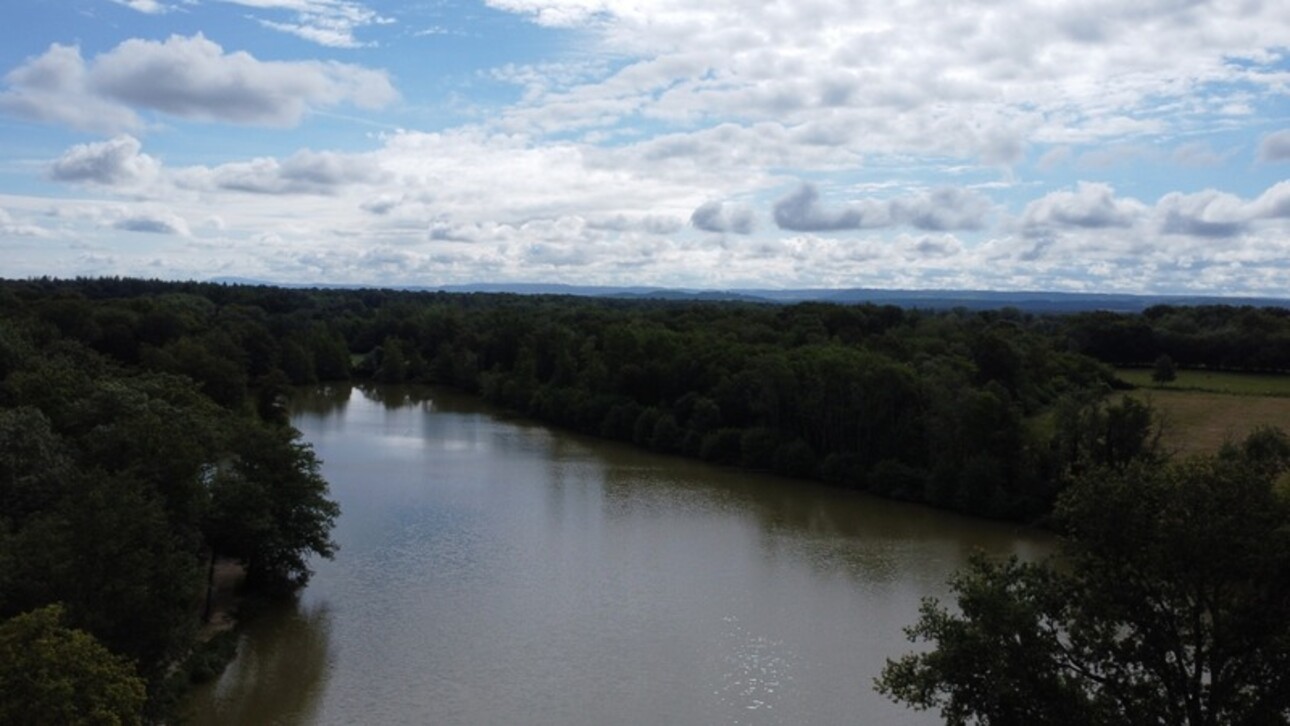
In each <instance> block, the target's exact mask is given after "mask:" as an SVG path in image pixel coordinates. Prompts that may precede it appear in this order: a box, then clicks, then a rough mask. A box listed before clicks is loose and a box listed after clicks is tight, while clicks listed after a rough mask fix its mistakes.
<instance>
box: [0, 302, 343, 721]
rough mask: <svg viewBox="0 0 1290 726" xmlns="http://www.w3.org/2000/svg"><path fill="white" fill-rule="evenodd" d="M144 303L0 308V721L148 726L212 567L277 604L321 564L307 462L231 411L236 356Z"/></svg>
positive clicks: (269, 427) (236, 351)
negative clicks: (223, 561) (270, 594)
mask: <svg viewBox="0 0 1290 726" xmlns="http://www.w3.org/2000/svg"><path fill="white" fill-rule="evenodd" d="M143 300H144V298H130V299H124V300H121V301H118V302H112V303H109V302H106V301H103V302H94V303H89V302H88V301H87V300H86V299H85V298H84V297H82V296H80V295H79V294H77V293H73V292H72V291H71V289H68V288H59V289H53V290H50V289H44V290H39V289H36V288H30V287H27V286H24V285H16V286H15V285H8V284H6V285H5V290H4V292H3V293H2V294H0V651H2V652H3V653H4V654H5V656H4V658H3V659H0V660H3V662H0V722H5V723H139V722H141V721H142V720H144V719H145V717H146V718H149V719H155V718H158V717H160V716H161V715H163V714H164V713H165V712H166V710H167V708H168V707H169V706H170V705H171V699H172V698H173V694H174V692H175V689H176V686H178V685H179V684H178V683H177V679H178V678H181V677H182V676H183V675H184V668H183V665H182V664H183V662H184V661H185V659H186V658H188V657H189V656H191V655H192V654H193V652H194V650H193V649H194V645H195V638H196V635H197V632H198V628H199V626H200V625H201V617H202V611H203V601H204V596H205V592H206V587H207V578H208V574H209V573H210V571H211V565H212V564H213V562H214V561H215V558H217V557H227V558H233V559H237V560H240V561H241V562H242V563H243V564H244V565H245V567H246V570H247V580H248V583H249V585H250V586H251V587H253V588H257V589H259V590H260V591H265V590H272V591H281V590H289V589H291V588H293V587H295V586H297V585H300V584H302V583H303V582H304V581H305V579H306V578H307V576H308V569H307V566H306V565H307V558H308V557H309V556H311V555H312V554H314V553H318V554H323V555H327V554H330V553H331V551H332V549H333V547H334V545H333V544H332V542H331V540H330V538H329V532H330V529H331V525H332V522H333V520H334V518H335V516H336V514H337V508H336V505H335V504H334V503H332V502H331V501H329V500H328V499H327V496H326V495H327V486H326V482H325V481H323V479H322V478H321V476H320V475H319V473H318V463H317V461H316V460H315V458H314V456H313V454H312V451H311V450H310V449H309V448H308V447H307V446H306V445H304V444H302V443H301V442H300V441H299V438H298V436H299V435H298V433H297V432H296V431H295V430H294V429H292V428H290V427H289V426H287V425H286V422H285V417H284V416H283V415H282V412H281V410H280V409H279V408H277V407H275V406H273V405H267V406H261V407H260V408H261V409H263V410H264V412H265V413H267V414H268V418H267V419H266V418H265V417H262V416H260V415H257V412H256V410H255V409H256V406H255V405H254V402H253V399H252V398H251V397H248V396H247V395H246V391H247V389H246V386H245V381H244V378H245V376H246V375H247V371H248V370H250V368H249V366H250V361H251V358H252V356H253V355H254V352H253V350H254V349H253V348H252V347H251V346H250V345H249V343H250V342H251V341H250V340H249V339H248V340H236V339H231V338H229V334H228V332H227V330H226V329H223V328H220V327H216V326H213V325H211V321H210V320H209V319H208V318H207V317H206V312H205V308H203V309H197V310H194V309H189V308H188V307H187V306H188V305H190V304H192V305H205V306H207V307H209V308H213V307H214V304H213V303H210V302H209V301H205V300H203V301H202V302H201V303H200V304H199V303H198V298H185V299H183V300H173V299H172V300H167V301H160V302H158V303H157V305H156V307H155V312H156V314H155V315H151V314H150V313H149V312H148V311H138V310H132V308H131V305H132V304H133V303H134V302H140V301H143ZM82 305H87V306H88V307H84V308H82V307H81V306H82ZM82 311H84V312H85V315H84V316H83V317H82V315H81V313H82ZM150 325H152V326H155V327H151V328H150V327H149V326H150ZM194 381H200V383H195V382H194ZM176 674H178V675H176ZM145 696H146V701H145V700H144V699H145Z"/></svg>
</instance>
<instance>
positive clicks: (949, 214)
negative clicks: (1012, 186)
mask: <svg viewBox="0 0 1290 726" xmlns="http://www.w3.org/2000/svg"><path fill="white" fill-rule="evenodd" d="M890 205H891V217H892V218H893V219H895V220H899V221H901V222H904V223H906V224H910V225H912V226H914V227H917V228H918V229H923V230H928V231H932V232H940V231H945V230H951V229H981V228H982V227H984V226H985V219H986V216H987V215H988V214H989V213H990V211H991V210H992V209H993V207H994V205H993V204H992V203H991V202H990V200H989V198H988V197H986V196H985V195H984V194H981V193H980V192H976V191H972V190H969V189H958V188H954V187H943V188H940V189H933V190H932V191H930V192H927V193H924V194H919V195H917V196H914V197H909V198H904V199H893V200H891V202H890Z"/></svg>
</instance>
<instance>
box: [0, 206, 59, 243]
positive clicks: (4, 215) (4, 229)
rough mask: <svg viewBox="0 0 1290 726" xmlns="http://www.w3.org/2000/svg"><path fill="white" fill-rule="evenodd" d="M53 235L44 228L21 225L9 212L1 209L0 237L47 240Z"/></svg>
mask: <svg viewBox="0 0 1290 726" xmlns="http://www.w3.org/2000/svg"><path fill="white" fill-rule="evenodd" d="M51 236H52V234H51V233H50V231H49V230H47V229H45V228H44V227H39V226H37V225H34V224H20V223H18V222H15V221H14V218H13V217H11V216H10V215H9V213H8V212H7V211H5V210H4V209H3V208H0V237H36V238H46V237H51Z"/></svg>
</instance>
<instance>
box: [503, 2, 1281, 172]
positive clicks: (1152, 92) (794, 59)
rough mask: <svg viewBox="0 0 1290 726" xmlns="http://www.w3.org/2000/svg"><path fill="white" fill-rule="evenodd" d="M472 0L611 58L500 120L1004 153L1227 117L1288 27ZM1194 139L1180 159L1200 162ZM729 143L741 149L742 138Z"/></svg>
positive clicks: (1166, 15) (1217, 15)
mask: <svg viewBox="0 0 1290 726" xmlns="http://www.w3.org/2000/svg"><path fill="white" fill-rule="evenodd" d="M488 4H489V5H491V6H492V7H494V8H497V9H500V10H504V11H506V12H511V13H516V14H517V15H519V16H521V17H525V18H528V19H530V20H531V21H532V22H534V23H537V24H539V25H543V26H549V27H565V28H577V29H579V31H580V32H582V33H583V34H584V37H588V38H590V39H591V41H590V42H591V47H592V49H593V50H597V51H601V52H600V53H599V54H597V55H600V56H603V57H612V58H614V59H618V60H619V62H615V63H612V64H608V65H607V66H606V67H605V68H604V69H603V70H600V71H598V72H597V73H596V74H595V75H594V76H592V77H589V78H551V79H541V80H540V81H538V82H536V83H531V84H526V94H525V97H524V99H523V100H522V102H521V103H520V104H518V105H517V106H516V107H514V108H512V109H509V110H508V111H507V112H506V113H505V114H503V115H502V118H501V119H500V123H501V124H503V125H504V128H507V129H510V130H518V131H526V132H539V133H548V132H553V133H559V132H566V133H567V132H570V131H573V130H586V129H589V128H615V127H619V126H621V125H623V124H627V123H631V122H633V121H637V120H642V121H646V122H661V123H664V124H676V125H678V127H681V128H684V127H687V126H689V127H693V126H694V125H702V124H707V125H711V124H712V123H723V122H724V123H733V124H738V125H741V126H745V127H754V126H757V125H759V124H768V123H769V124H779V125H780V126H782V127H783V128H785V129H790V130H792V133H791V134H790V138H789V139H787V141H786V143H788V144H790V145H792V146H794V147H795V148H796V149H798V150H801V151H803V152H805V151H806V150H808V149H809V147H812V146H822V147H825V148H827V149H830V150H832V151H834V154H833V158H837V157H838V156H840V155H844V156H850V155H861V154H863V155H866V156H874V155H880V156H898V155H902V154H915V155H920V156H924V157H925V156H926V155H938V156H945V157H951V158H955V159H970V160H973V161H975V162H977V163H980V164H983V165H1012V164H1015V163H1017V161H1018V160H1019V159H1020V158H1021V157H1022V155H1023V154H1024V152H1025V150H1026V149H1027V148H1028V147H1029V146H1031V145H1034V144H1047V145H1060V144H1081V145H1082V144H1099V145H1102V146H1103V147H1104V148H1106V147H1107V145H1108V144H1112V143H1115V144H1125V143H1132V142H1134V141H1138V140H1140V139H1141V138H1142V137H1143V135H1145V134H1160V133H1169V132H1181V131H1186V130H1189V129H1194V128H1196V127H1197V126H1198V125H1199V124H1204V123H1207V122H1212V121H1213V119H1214V117H1215V116H1222V117H1223V120H1224V121H1225V122H1228V123H1239V122H1240V121H1239V118H1240V117H1237V116H1231V115H1230V113H1229V112H1230V111H1231V110H1232V109H1236V108H1240V107H1246V108H1248V107H1249V103H1250V101H1251V99H1255V98H1259V97H1260V96H1265V95H1268V94H1278V93H1280V90H1279V89H1281V88H1282V87H1283V84H1284V62H1283V60H1282V53H1281V49H1283V48H1284V47H1286V46H1287V45H1290V26H1288V25H1287V24H1286V23H1285V22H1284V20H1285V19H1284V17H1283V16H1282V15H1281V14H1280V11H1279V10H1278V9H1277V8H1275V7H1274V5H1273V4H1269V3H1262V4H1260V3H1245V4H1241V3H1233V4H1213V3H1175V2H1158V3H1149V4H1147V5H1141V4H1139V5H1132V4H1124V3H1114V2H1110V1H1109V0H1099V1H1097V2H1090V3H1083V4H1078V3H1076V4H1071V3H1051V2H1043V1H1042V0H1016V1H1015V2H1010V3H1008V5H1007V8H1006V11H1005V10H1003V9H1001V7H994V6H990V7H983V8H976V9H975V10H973V11H972V12H970V13H962V12H946V11H945V8H944V5H943V4H940V3H935V2H930V1H923V0H914V1H913V2H904V3H895V4H892V3H887V4H881V3H880V4H872V3H870V4H856V3H844V2H833V1H831V0H824V1H823V2H808V3H788V4H785V3H764V2H756V1H755V0H711V2H705V3H702V4H698V5H696V4H695V3H692V2H685V1H684V0H657V1H656V2H650V3H640V2H634V1H633V0H488ZM1201 151H1202V150H1200V149H1190V150H1184V151H1183V152H1182V154H1181V156H1180V160H1182V161H1185V162H1187V163H1197V162H1199V161H1203V160H1204V158H1205V155H1204V154H1203V153H1200V152H1201ZM730 153H731V154H735V153H747V154H754V155H755V154H757V153H758V150H757V148H756V146H755V145H754V143H752V141H751V138H749V139H748V140H747V141H746V143H745V144H744V145H743V146H741V147H739V148H738V149H737V150H736V149H731V150H730ZM1130 156H1131V155H1130ZM803 158H807V157H806V156H805V154H803ZM1049 161H1050V163H1051V162H1052V161H1055V159H1050V160H1049ZM1124 161H1125V159H1124V158H1123V155H1121V156H1120V157H1111V156H1106V157H1103V158H1099V157H1098V156H1093V157H1090V158H1088V159H1086V163H1104V164H1105V163H1123V162H1124ZM803 164H804V162H799V163H798V165H797V166H796V167H795V168H798V169H801V168H810V167H804V166H803Z"/></svg>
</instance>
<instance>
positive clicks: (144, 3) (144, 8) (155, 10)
mask: <svg viewBox="0 0 1290 726" xmlns="http://www.w3.org/2000/svg"><path fill="white" fill-rule="evenodd" d="M112 2H114V3H116V4H117V5H124V6H125V7H127V8H130V9H131V10H137V11H138V12H141V13H144V14H146V15H161V14H162V13H168V12H170V11H171V9H172V8H171V6H169V5H166V4H165V3H160V2H157V0H112Z"/></svg>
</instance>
